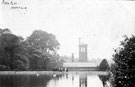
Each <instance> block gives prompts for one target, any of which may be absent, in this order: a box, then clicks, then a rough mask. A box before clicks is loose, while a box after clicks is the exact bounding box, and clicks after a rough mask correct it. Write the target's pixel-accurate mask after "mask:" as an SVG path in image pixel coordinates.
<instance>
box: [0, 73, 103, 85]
mask: <svg viewBox="0 0 135 87" xmlns="http://www.w3.org/2000/svg"><path fill="white" fill-rule="evenodd" d="M104 80H105V77H103V76H97V75H86V74H80V75H79V74H63V75H40V74H39V75H0V87H103V84H102V81H104Z"/></svg>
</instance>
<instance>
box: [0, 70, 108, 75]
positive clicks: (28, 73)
mask: <svg viewBox="0 0 135 87" xmlns="http://www.w3.org/2000/svg"><path fill="white" fill-rule="evenodd" d="M35 74H42V75H52V74H57V75H58V74H59V75H61V74H88V75H108V74H109V72H107V71H68V72H60V71H0V75H35Z"/></svg>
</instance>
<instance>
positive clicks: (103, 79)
mask: <svg viewBox="0 0 135 87" xmlns="http://www.w3.org/2000/svg"><path fill="white" fill-rule="evenodd" d="M99 78H100V80H101V81H102V83H103V87H105V85H106V81H108V80H109V76H108V75H107V76H105V75H99Z"/></svg>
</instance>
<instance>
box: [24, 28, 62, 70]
mask: <svg viewBox="0 0 135 87" xmlns="http://www.w3.org/2000/svg"><path fill="white" fill-rule="evenodd" d="M25 42H26V44H27V45H26V46H27V47H26V48H27V50H29V51H28V53H29V54H30V57H29V59H30V69H31V70H50V69H51V68H52V67H53V65H55V63H56V58H57V57H56V55H57V54H56V51H57V49H59V42H58V41H57V40H56V37H55V36H54V35H53V34H50V33H47V32H45V31H42V30H35V31H34V32H33V33H32V35H30V36H29V37H28V38H27V39H26V41H25Z"/></svg>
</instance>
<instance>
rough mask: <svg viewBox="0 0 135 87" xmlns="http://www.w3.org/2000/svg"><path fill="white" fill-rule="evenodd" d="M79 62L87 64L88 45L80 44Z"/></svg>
mask: <svg viewBox="0 0 135 87" xmlns="http://www.w3.org/2000/svg"><path fill="white" fill-rule="evenodd" d="M79 62H87V44H84V43H80V44H79Z"/></svg>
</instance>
